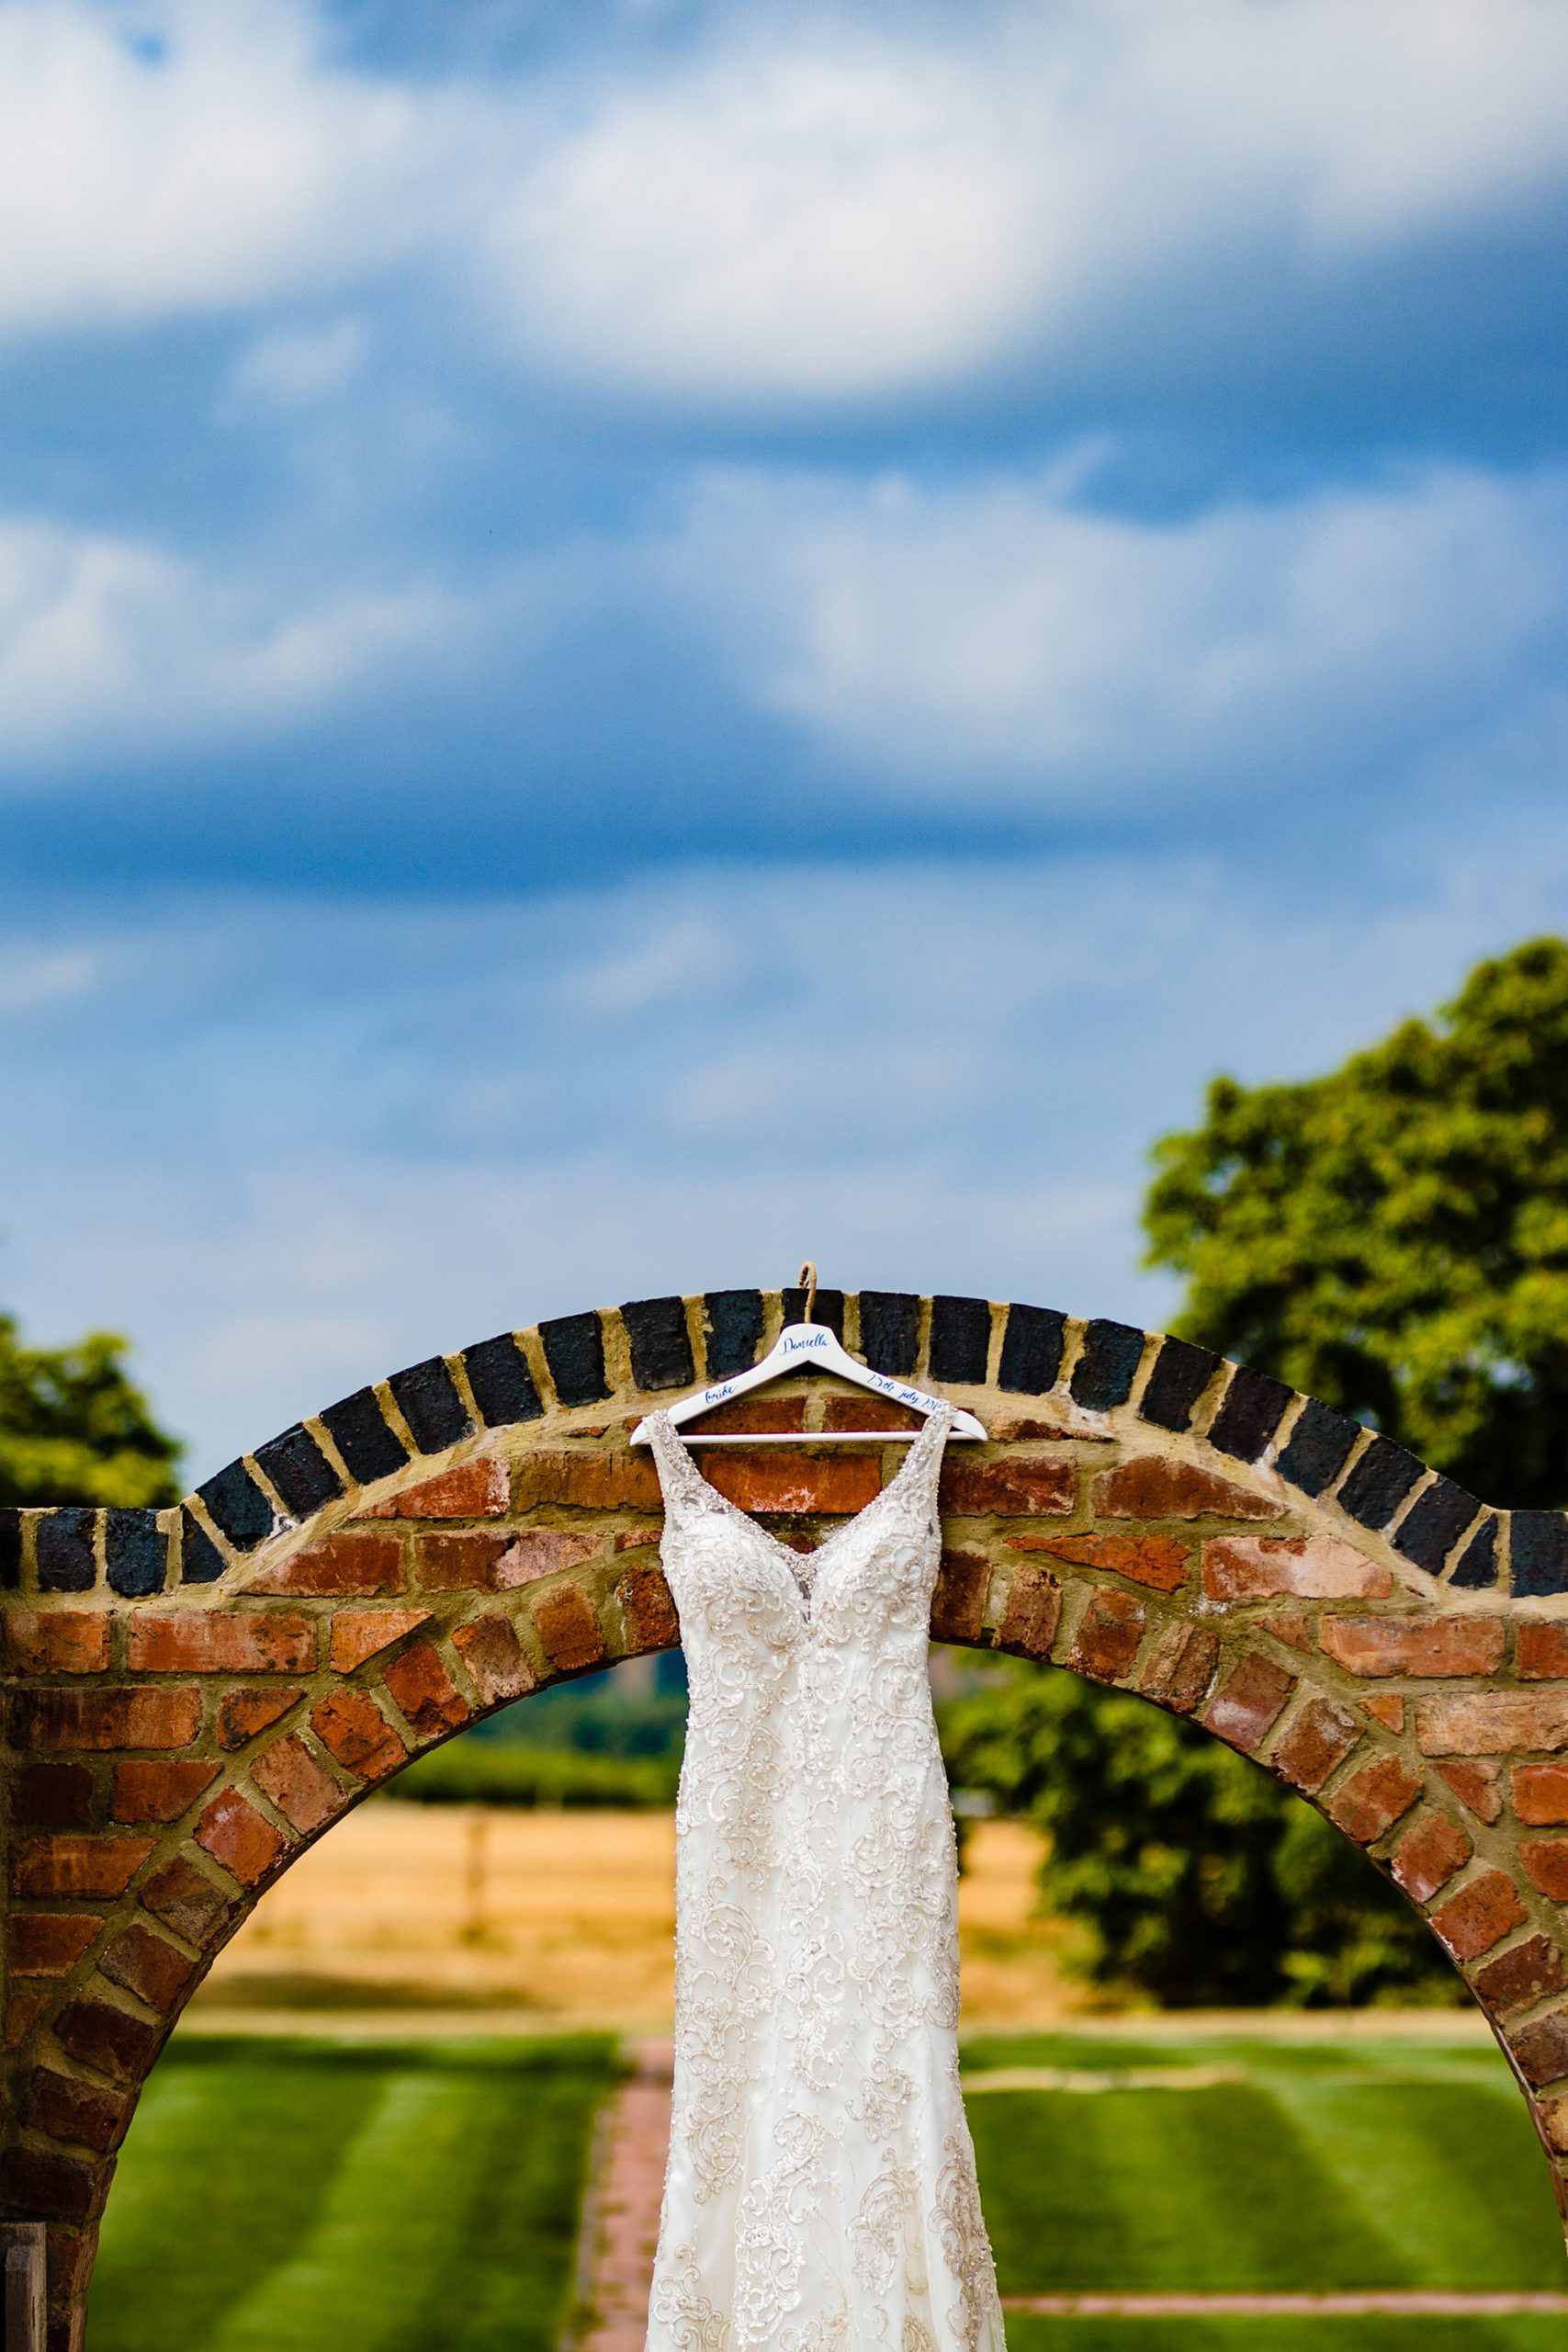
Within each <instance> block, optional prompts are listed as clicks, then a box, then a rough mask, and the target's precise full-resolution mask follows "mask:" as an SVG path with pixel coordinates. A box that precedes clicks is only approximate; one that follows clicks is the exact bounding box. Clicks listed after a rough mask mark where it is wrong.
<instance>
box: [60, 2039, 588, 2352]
mask: <svg viewBox="0 0 1568 2352" xmlns="http://www.w3.org/2000/svg"><path fill="white" fill-rule="evenodd" d="M614 2076H615V2056H614V2046H613V2044H612V2043H611V2042H610V2041H608V2040H602V2039H599V2038H597V2037H594V2038H587V2037H584V2038H581V2039H579V2040H573V2041H548V2042H536V2043H525V2042H481V2041H473V2042H460V2043H446V2044H436V2043H424V2044H417V2045H413V2046H408V2045H392V2044H388V2045H384V2046H371V2047H366V2048H355V2047H350V2046H344V2045H342V2044H334V2043H331V2042H320V2041H318V2042H308V2041H284V2042H278V2041H250V2040H243V2039H238V2038H236V2039H235V2040H232V2041H229V2040H215V2041H185V2042H179V2041H176V2042H175V2045H174V2047H173V2048H172V2049H171V2050H170V2052H168V2054H167V2055H166V2056H165V2057H164V2059H163V2060H162V2061H161V2062H160V2064H159V2065H158V2067H157V2070H156V2072H155V2073H154V2074H153V2075H152V2080H151V2082H150V2083H149V2085H148V2087H147V2091H146V2094H145V2096H144V2098H143V2099H142V2102H141V2110H140V2112H139V2113H138V2115H137V2119H136V2121H135V2123H134V2124H133V2125H132V2127H131V2131H130V2138H129V2139H128V2141H127V2143H126V2149H125V2154H124V2155H123V2157H122V2159H121V2164H120V2172H119V2177H118V2180H117V2182H116V2186H115V2189H114V2194H113V2195H112V2197H111V2198H110V2199H109V2205H108V2211H107V2215H106V2217H105V2222H104V2233H103V2246H102V2252H101V2254H100V2256H99V2260H98V2268H97V2275H96V2279H95V2282H94V2287H93V2294H92V2302H91V2308H90V2324H89V2331H88V2340H89V2342H90V2344H91V2346H92V2347H93V2352H168V2347H170V2346H178V2347H179V2352H341V2348H342V2347H344V2346H353V2347H354V2352H553V2347H554V2346H555V2344H556V2342H557V2339H558V2335H559V2333H560V2329H561V2326H562V2324H563V2322H564V2320H565V2317H566V2315H567V2312H568V2310H569V2308H570V2298H571V2291H572V2284H573V2281H572V2267H573V2261H574V2257H575V2253H576V2239H577V2227H578V2212H579V2206H580V2199H581V2186H582V2181H583V2177H584V2174H585V2170H586V2165H587V2161H588V2152H589V2146H590V2143H591V2139H592V2125H593V2118H594V2114H595V2111H596V2109H597V2108H598V2105H599V2103H600V2101H601V2099H602V2098H603V2097H604V2092H605V2089H606V2088H607V2086H608V2085H609V2084H610V2083H611V2081H612V2080H613V2079H614Z"/></svg>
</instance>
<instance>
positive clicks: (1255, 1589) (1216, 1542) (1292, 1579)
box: [1203, 1535, 1393, 1600]
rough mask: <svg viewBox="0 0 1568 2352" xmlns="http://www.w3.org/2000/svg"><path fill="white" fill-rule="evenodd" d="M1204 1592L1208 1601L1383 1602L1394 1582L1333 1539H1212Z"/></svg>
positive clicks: (1206, 1548)
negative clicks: (1283, 1597) (1287, 1597)
mask: <svg viewBox="0 0 1568 2352" xmlns="http://www.w3.org/2000/svg"><path fill="white" fill-rule="evenodd" d="M1203 1589H1204V1591H1205V1592H1206V1593H1207V1594H1208V1595H1209V1598H1210V1599H1211V1600H1275V1599H1277V1598H1279V1597H1280V1595H1283V1594H1289V1595H1292V1596H1293V1597H1294V1598H1295V1599H1296V1600H1387V1599H1388V1596H1389V1594H1390V1593H1391V1592H1392V1591H1393V1576H1392V1574H1391V1573H1390V1571H1389V1570H1388V1569H1387V1568H1385V1567H1382V1566H1379V1564H1378V1563H1377V1562H1376V1561H1375V1560H1369V1559H1368V1558H1367V1556H1366V1555H1365V1554H1364V1553H1361V1552H1358V1551H1357V1550H1356V1548H1355V1545H1354V1544H1342V1543H1341V1542H1340V1541H1339V1538H1338V1537H1337V1535H1313V1536H1305V1535H1294V1536H1282V1535H1215V1536H1212V1537H1211V1538H1210V1540H1209V1542H1208V1543H1207V1544H1204V1546H1203Z"/></svg>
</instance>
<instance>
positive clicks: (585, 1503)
mask: <svg viewBox="0 0 1568 2352" xmlns="http://www.w3.org/2000/svg"><path fill="white" fill-rule="evenodd" d="M662 1499H663V1498H662V1497H661V1495H660V1487H659V1473H658V1471H657V1470H656V1469H655V1468H654V1466H653V1464H652V1463H651V1462H650V1461H649V1457H648V1456H647V1454H646V1453H630V1452H617V1453H569V1452H568V1451H566V1450H565V1449H564V1448H563V1449H562V1450H561V1451H560V1452H558V1453H555V1452H549V1451H541V1452H540V1453H528V1454H525V1455H524V1457H523V1460H522V1461H521V1462H520V1463H519V1464H518V1466H517V1507H518V1509H519V1510H533V1509H534V1508H535V1507H536V1505H537V1504H540V1503H560V1504H565V1505H566V1506H567V1507H568V1508H569V1509H570V1510H660V1507H661V1504H662Z"/></svg>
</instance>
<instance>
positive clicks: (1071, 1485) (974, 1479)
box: [937, 1453, 1077, 1519]
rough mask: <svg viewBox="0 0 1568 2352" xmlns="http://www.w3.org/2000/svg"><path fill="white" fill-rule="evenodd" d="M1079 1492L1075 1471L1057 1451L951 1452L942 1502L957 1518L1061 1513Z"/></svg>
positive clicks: (939, 1500)
mask: <svg viewBox="0 0 1568 2352" xmlns="http://www.w3.org/2000/svg"><path fill="white" fill-rule="evenodd" d="M1076 1500H1077V1472H1076V1470H1075V1469H1074V1467H1073V1464H1072V1463H1071V1462H1070V1461H1066V1460H1064V1459H1063V1457H1062V1456H1061V1455H1060V1454H1055V1453H1008V1454H1004V1455H1003V1456H1002V1458H1001V1460H1000V1461H999V1462H972V1461H970V1459H969V1458H968V1456H967V1455H966V1454H951V1453H950V1454H949V1455H948V1457H947V1459H946V1461H945V1462H944V1463H943V1464H942V1481H941V1484H940V1486H939V1487H938V1489H937V1503H938V1508H939V1509H940V1510H943V1511H947V1512H950V1513H951V1514H952V1515H953V1517H954V1518H955V1519H992V1518H996V1519H1060V1518H1063V1517H1065V1516H1066V1513H1067V1512H1069V1511H1070V1510H1072V1508H1073V1505H1074V1503H1075V1502H1076Z"/></svg>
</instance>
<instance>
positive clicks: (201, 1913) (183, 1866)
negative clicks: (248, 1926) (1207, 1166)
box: [141, 1854, 238, 1950]
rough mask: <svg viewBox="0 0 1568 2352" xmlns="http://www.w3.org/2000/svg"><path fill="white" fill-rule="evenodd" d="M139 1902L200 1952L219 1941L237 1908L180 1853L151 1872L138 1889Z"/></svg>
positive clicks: (228, 1897) (218, 1887) (227, 1896)
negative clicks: (196, 1946)
mask: <svg viewBox="0 0 1568 2352" xmlns="http://www.w3.org/2000/svg"><path fill="white" fill-rule="evenodd" d="M141 1900H142V1903H143V1905H144V1906H145V1907H146V1909H147V1910H149V1911H151V1912H153V1913H154V1914H155V1915H156V1916H157V1917H159V1918H160V1919H162V1920H163V1921H164V1925H165V1926H166V1927H170V1928H174V1930H175V1934H176V1935H180V1936H183V1937H184V1938H185V1939H186V1943H187V1944H200V1945H201V1946H202V1948H203V1950H205V1949H206V1947H207V1946H208V1945H209V1944H211V1943H216V1942H218V1941H219V1940H220V1937H221V1935H222V1932H223V1930H224V1928H226V1927H227V1926H228V1924H229V1922H230V1920H231V1918H232V1917H233V1916H234V1914H235V1911H236V1909H237V1908H238V1906H237V1905H236V1904H235V1903H234V1902H233V1901H232V1900H231V1898H230V1896H229V1895H227V1894H225V1893H224V1891H223V1889H222V1888H221V1887H220V1886H215V1885H214V1884H213V1883H212V1881H211V1880H210V1879H209V1878H208V1877H206V1876H205V1875H204V1874H203V1872H202V1871H198V1870H197V1869H196V1868H195V1866H194V1865H193V1864H192V1863H190V1862H187V1861H186V1859H185V1857H184V1855H183V1854H176V1855H175V1857H174V1859H173V1860H171V1861H167V1862H165V1863H164V1866H163V1868H162V1869H161V1870H156V1871H153V1873H152V1877H151V1878H150V1879H149V1880H148V1881H147V1883H146V1885H145V1886H144V1887H143V1888H142V1890H141Z"/></svg>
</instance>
